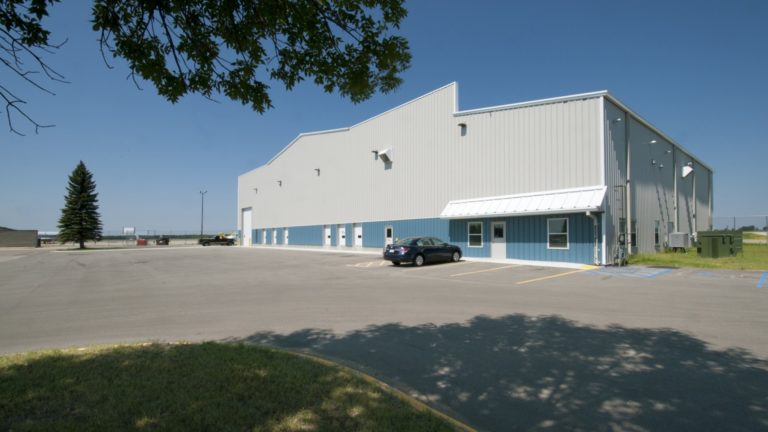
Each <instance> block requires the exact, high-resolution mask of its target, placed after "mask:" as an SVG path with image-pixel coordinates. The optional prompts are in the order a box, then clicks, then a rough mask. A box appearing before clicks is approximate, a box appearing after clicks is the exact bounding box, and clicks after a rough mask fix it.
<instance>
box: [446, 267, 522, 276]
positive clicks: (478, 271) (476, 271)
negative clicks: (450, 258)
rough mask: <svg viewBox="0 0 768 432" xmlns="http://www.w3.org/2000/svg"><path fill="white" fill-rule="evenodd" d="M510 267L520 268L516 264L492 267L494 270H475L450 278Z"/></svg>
mask: <svg viewBox="0 0 768 432" xmlns="http://www.w3.org/2000/svg"><path fill="white" fill-rule="evenodd" d="M512 267H520V266H519V265H517V264H512V265H508V266H502V267H494V268H491V269H485V270H475V271H471V272H465V273H456V274H452V275H451V277H454V276H464V275H470V274H475V273H486V272H492V271H496V270H501V269H506V268H512Z"/></svg>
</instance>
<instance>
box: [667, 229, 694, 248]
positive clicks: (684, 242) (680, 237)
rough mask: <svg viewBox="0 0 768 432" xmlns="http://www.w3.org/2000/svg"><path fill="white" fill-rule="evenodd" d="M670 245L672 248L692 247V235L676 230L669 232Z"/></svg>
mask: <svg viewBox="0 0 768 432" xmlns="http://www.w3.org/2000/svg"><path fill="white" fill-rule="evenodd" d="M669 247H671V248H689V247H691V236H690V234H688V233H682V232H674V233H669Z"/></svg>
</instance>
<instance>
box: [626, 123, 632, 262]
mask: <svg viewBox="0 0 768 432" xmlns="http://www.w3.org/2000/svg"><path fill="white" fill-rule="evenodd" d="M624 118H625V119H626V120H627V121H626V122H625V123H624V139H625V141H626V153H625V154H626V157H627V187H626V189H627V190H626V195H627V205H626V206H625V207H626V211H627V215H626V221H627V223H626V224H625V225H626V230H627V232H626V237H625V238H626V240H625V241H624V244H625V245H626V248H627V256H629V255H632V191H631V188H632V185H631V182H630V178H631V173H632V164H631V159H630V155H631V148H630V141H629V120H630V117H629V113H628V112H625V113H624Z"/></svg>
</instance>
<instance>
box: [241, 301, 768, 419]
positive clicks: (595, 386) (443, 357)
mask: <svg viewBox="0 0 768 432" xmlns="http://www.w3.org/2000/svg"><path fill="white" fill-rule="evenodd" d="M246 341H247V342H251V343H257V344H266V345H273V346H277V347H282V348H288V349H295V350H300V351H308V352H312V353H315V354H319V355H322V356H325V357H329V358H333V359H337V360H340V361H341V362H342V363H347V364H352V365H353V366H355V367H357V368H359V369H361V370H364V371H366V372H368V373H371V374H372V375H375V376H377V377H379V378H381V379H383V380H384V381H385V382H389V383H391V384H394V385H398V386H402V387H405V388H407V389H410V390H413V391H415V392H417V393H418V394H419V395H421V396H422V397H425V398H426V399H428V400H430V401H432V402H433V403H434V404H435V405H436V406H437V407H438V408H441V409H446V408H447V411H448V412H449V413H451V414H454V415H457V417H459V418H461V419H463V420H465V421H467V422H468V423H470V424H471V425H473V426H475V427H478V428H480V429H484V430H493V431H501V430H544V429H549V430H584V431H597V430H623V431H646V430H648V431H683V430H688V431H694V430H695V431H756V430H768V362H766V361H765V360H762V359H758V358H756V357H754V356H752V355H751V354H749V353H748V352H745V351H741V350H736V349H733V350H726V351H717V350H712V349H709V348H708V347H707V346H706V344H705V343H704V342H702V341H701V340H699V339H696V338H694V337H691V336H689V335H686V334H684V333H681V332H678V331H675V330H669V329H634V328H625V327H619V326H613V327H609V328H597V327H589V326H583V325H578V324H576V323H575V322H572V321H569V320H566V319H563V318H560V317H556V316H545V317H530V316H525V315H508V316H504V317H500V318H490V317H484V316H479V317H476V318H474V319H472V320H471V321H469V322H467V323H461V324H459V323H457V324H446V325H441V326H434V325H423V326H415V327H408V326H403V325H399V324H386V325H379V326H371V327H369V328H366V329H363V330H359V331H355V332H352V333H349V334H347V335H344V336H336V335H334V334H332V333H330V332H327V331H323V330H316V329H306V330H302V331H298V332H295V333H291V334H288V335H280V334H275V333H268V332H265V333H256V334H253V335H251V336H250V337H248V338H246Z"/></svg>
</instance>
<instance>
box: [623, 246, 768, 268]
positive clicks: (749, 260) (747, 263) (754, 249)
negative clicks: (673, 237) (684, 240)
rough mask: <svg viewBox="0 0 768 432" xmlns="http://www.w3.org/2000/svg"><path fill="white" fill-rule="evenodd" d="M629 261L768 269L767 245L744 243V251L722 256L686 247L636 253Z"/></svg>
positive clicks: (670, 265)
mask: <svg viewBox="0 0 768 432" xmlns="http://www.w3.org/2000/svg"><path fill="white" fill-rule="evenodd" d="M629 263H630V264H640V265H648V266H664V267H697V268H717V269H731V270H768V246H766V245H764V244H744V253H742V254H739V255H736V256H729V257H722V258H702V257H700V256H699V255H698V254H697V253H696V248H691V249H688V253H679V252H663V253H656V254H637V255H632V256H630V257H629Z"/></svg>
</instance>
